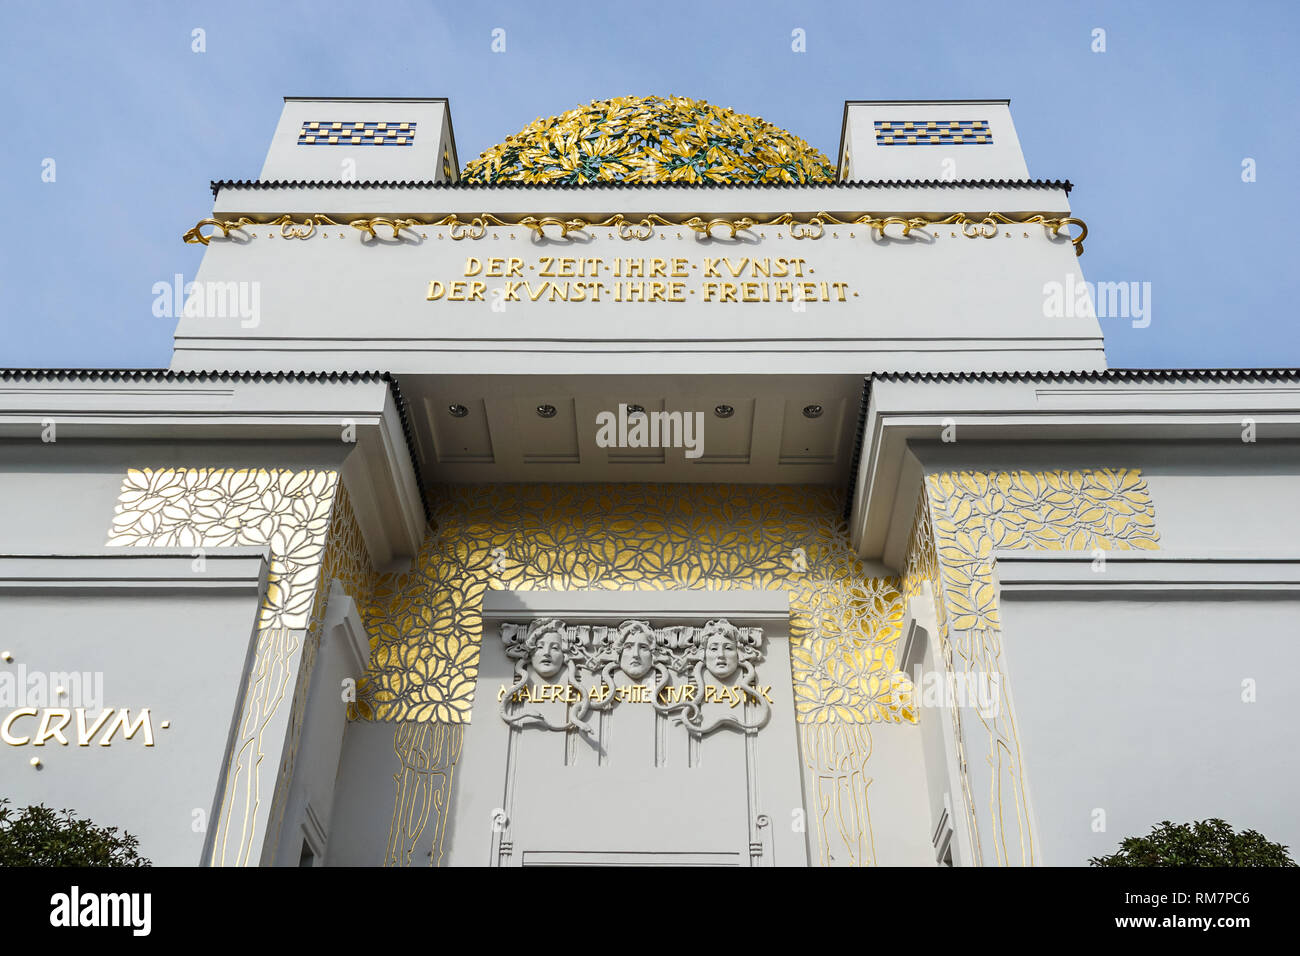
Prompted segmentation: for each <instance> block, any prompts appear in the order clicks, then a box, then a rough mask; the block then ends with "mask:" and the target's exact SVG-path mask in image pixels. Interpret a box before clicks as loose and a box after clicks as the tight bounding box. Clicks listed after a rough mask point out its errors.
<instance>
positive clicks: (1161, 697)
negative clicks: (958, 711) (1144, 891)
mask: <svg viewBox="0 0 1300 956" xmlns="http://www.w3.org/2000/svg"><path fill="white" fill-rule="evenodd" d="M1298 612H1300V599H1297V598H1294V597H1292V598H1287V599H1282V598H1240V597H1237V598H1227V597H1225V598H1220V599H1216V598H1215V597H1214V596H1213V595H1212V594H1206V593H1198V592H1181V593H1179V594H1177V595H1166V596H1164V597H1162V598H1154V597H1127V598H1126V597H1124V596H1122V595H1115V596H1111V595H1109V594H1106V593H1104V592H1093V593H1092V594H1091V595H1090V596H1089V597H1084V598H1080V599H1076V600H1035V599H1029V598H1027V597H1025V596H1023V595H1019V594H1008V593H1006V592H1004V594H1003V601H1002V621H1003V631H1004V637H1003V647H1004V655H1005V659H1006V672H1007V676H1008V679H1009V680H1010V683H1011V686H1012V688H1013V689H1014V695H1015V706H1016V712H1017V715H1018V717H1019V721H1020V724H1019V733H1020V744H1021V747H1022V750H1023V753H1024V759H1025V766H1026V772H1027V779H1028V783H1029V790H1030V796H1031V801H1032V804H1033V807H1034V810H1035V814H1036V817H1037V821H1038V838H1039V850H1040V861H1041V862H1042V863H1045V864H1047V865H1054V866H1079V865H1085V864H1086V863H1087V860H1088V858H1089V857H1091V856H1097V855H1101V854H1104V853H1110V852H1114V850H1115V849H1117V848H1118V844H1119V842H1120V840H1121V839H1123V838H1124V837H1128V836H1139V835H1145V834H1146V833H1148V832H1149V831H1150V829H1151V828H1152V827H1153V826H1154V825H1155V824H1157V823H1159V822H1160V821H1162V820H1171V821H1173V822H1175V823H1183V822H1188V821H1190V820H1193V819H1197V820H1199V819H1204V818H1206V817H1222V818H1223V819H1225V820H1227V821H1228V822H1229V823H1230V824H1232V825H1233V826H1234V827H1235V828H1237V829H1243V828H1252V829H1256V830H1259V831H1260V832H1262V833H1263V834H1264V835H1265V836H1266V837H1268V838H1269V839H1271V840H1275V841H1279V842H1281V843H1284V844H1287V845H1288V846H1290V847H1292V848H1293V852H1294V849H1295V848H1296V847H1300V823H1297V819H1296V815H1295V812H1294V808H1295V805H1296V803H1297V801H1298V800H1300V764H1298V763H1297V762H1296V760H1295V759H1294V758H1293V752H1294V748H1295V727H1296V724H1297V722H1300V698H1297V696H1296V695H1295V693H1294V689H1293V687H1292V680H1293V675H1294V674H1295V672H1296V670H1297V668H1298V667H1300V648H1298V647H1297V644H1296V633H1297V632H1296V621H1297V613H1298ZM1247 679H1252V680H1254V681H1256V682H1257V695H1258V696H1257V700H1256V701H1255V702H1254V703H1244V702H1243V700H1242V693H1243V688H1242V682H1243V681H1245V680H1247ZM1098 809H1100V810H1103V811H1105V827H1106V829H1105V831H1104V832H1095V831H1094V829H1093V820H1094V811H1095V810H1098Z"/></svg>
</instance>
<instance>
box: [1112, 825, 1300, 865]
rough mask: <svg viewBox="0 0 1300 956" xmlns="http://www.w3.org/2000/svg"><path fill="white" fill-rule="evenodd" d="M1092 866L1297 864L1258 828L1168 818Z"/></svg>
mask: <svg viewBox="0 0 1300 956" xmlns="http://www.w3.org/2000/svg"><path fill="white" fill-rule="evenodd" d="M1088 862H1089V863H1091V864H1092V865H1093V866H1295V865H1296V863H1295V861H1294V860H1293V859H1291V857H1290V855H1289V854H1288V853H1287V848H1286V847H1285V846H1283V845H1282V844H1281V843H1273V842H1272V841H1270V840H1267V839H1265V837H1264V835H1263V834H1262V833H1258V832H1256V831H1255V830H1243V831H1241V832H1240V833H1234V832H1233V830H1232V827H1230V826H1228V824H1227V823H1225V822H1224V821H1222V820H1219V819H1210V820H1201V821H1199V822H1196V823H1180V824H1178V825H1176V826H1175V825H1174V824H1172V823H1170V822H1169V821H1168V820H1165V821H1163V822H1162V823H1161V824H1160V825H1159V826H1157V827H1155V828H1154V829H1152V831H1151V832H1150V833H1149V834H1148V835H1147V836H1144V837H1129V838H1128V839H1127V840H1123V841H1121V842H1120V845H1119V851H1118V852H1116V853H1112V854H1110V856H1094V857H1093V858H1092V859H1091V860H1089V861H1088Z"/></svg>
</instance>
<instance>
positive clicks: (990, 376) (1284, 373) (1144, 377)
mask: <svg viewBox="0 0 1300 956" xmlns="http://www.w3.org/2000/svg"><path fill="white" fill-rule="evenodd" d="M873 379H875V380H879V381H886V382H1177V381H1189V382H1265V381H1293V380H1295V379H1300V368H1109V369H1096V370H1075V371H1067V370H1064V369H1062V370H1060V371H1042V372H872V373H871V374H870V375H869V376H868V377H867V380H868V381H871V380H873Z"/></svg>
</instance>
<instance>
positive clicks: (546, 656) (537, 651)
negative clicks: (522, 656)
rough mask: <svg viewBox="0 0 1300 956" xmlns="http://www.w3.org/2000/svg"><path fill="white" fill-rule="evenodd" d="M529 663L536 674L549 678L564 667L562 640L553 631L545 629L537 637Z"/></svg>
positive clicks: (544, 678) (545, 678)
mask: <svg viewBox="0 0 1300 956" xmlns="http://www.w3.org/2000/svg"><path fill="white" fill-rule="evenodd" d="M531 663H532V665H533V670H534V671H535V672H536V673H537V676H538V677H540V678H542V679H543V680H550V679H551V678H552V677H554V676H555V675H556V674H558V673H559V672H560V671H561V670H562V669H563V668H564V641H562V640H561V639H560V635H559V634H557V633H555V632H554V631H547V632H546V633H545V634H539V635H538V637H537V646H536V647H534V648H533V656H532V660H531Z"/></svg>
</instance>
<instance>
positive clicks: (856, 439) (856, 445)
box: [842, 378, 871, 522]
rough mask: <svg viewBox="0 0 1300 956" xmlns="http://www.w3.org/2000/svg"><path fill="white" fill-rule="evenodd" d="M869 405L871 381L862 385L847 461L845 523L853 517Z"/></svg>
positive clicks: (868, 380)
mask: <svg viewBox="0 0 1300 956" xmlns="http://www.w3.org/2000/svg"><path fill="white" fill-rule="evenodd" d="M870 405H871V379H869V378H868V379H866V380H865V381H863V383H862V399H861V403H860V404H859V406H858V430H857V434H855V435H854V436H853V454H852V456H851V457H850V459H849V490H848V493H847V494H846V495H845V496H844V514H843V515H842V517H843V519H844V521H845V522H847V521H848V520H849V519H850V518H852V517H853V499H854V497H855V496H856V495H857V493H858V466H859V465H861V464H862V448H863V446H864V445H865V444H866V437H867V408H868V407H870Z"/></svg>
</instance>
